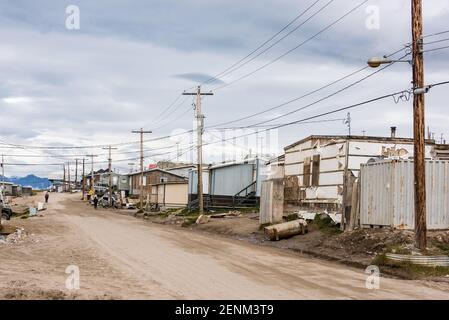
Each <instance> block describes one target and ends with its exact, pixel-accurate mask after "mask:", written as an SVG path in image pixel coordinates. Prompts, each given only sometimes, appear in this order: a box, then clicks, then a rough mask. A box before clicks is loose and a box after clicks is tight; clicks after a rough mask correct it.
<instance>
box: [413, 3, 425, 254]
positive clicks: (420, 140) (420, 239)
mask: <svg viewBox="0 0 449 320" xmlns="http://www.w3.org/2000/svg"><path fill="white" fill-rule="evenodd" d="M411 1H412V41H413V42H412V53H413V58H412V62H413V88H414V90H415V91H414V95H413V136H414V171H415V245H416V247H418V248H419V249H421V250H425V249H426V246H427V223H426V171H425V169H426V164H425V122H424V91H423V90H419V89H423V88H424V86H425V85H424V55H423V39H422V33H423V18H422V0H411ZM417 90H418V91H417Z"/></svg>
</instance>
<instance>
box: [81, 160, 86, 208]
mask: <svg viewBox="0 0 449 320" xmlns="http://www.w3.org/2000/svg"><path fill="white" fill-rule="evenodd" d="M84 166H85V159H84V158H83V180H82V193H83V194H82V196H81V200H82V201H84V194H85V193H86V176H85V173H84Z"/></svg>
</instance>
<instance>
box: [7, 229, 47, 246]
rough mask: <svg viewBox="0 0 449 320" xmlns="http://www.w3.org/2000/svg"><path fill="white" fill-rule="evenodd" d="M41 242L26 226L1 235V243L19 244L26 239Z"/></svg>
mask: <svg viewBox="0 0 449 320" xmlns="http://www.w3.org/2000/svg"><path fill="white" fill-rule="evenodd" d="M30 240H31V241H32V242H39V240H37V239H34V234H28V233H26V232H25V229H24V228H17V229H16V231H15V232H13V233H10V234H8V235H0V244H17V243H20V242H24V241H30Z"/></svg>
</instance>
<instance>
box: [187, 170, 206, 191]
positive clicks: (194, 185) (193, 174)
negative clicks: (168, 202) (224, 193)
mask: <svg viewBox="0 0 449 320" xmlns="http://www.w3.org/2000/svg"><path fill="white" fill-rule="evenodd" d="M197 191H198V171H196V170H191V171H189V188H188V192H189V194H197ZM203 193H204V194H209V171H208V170H204V169H203Z"/></svg>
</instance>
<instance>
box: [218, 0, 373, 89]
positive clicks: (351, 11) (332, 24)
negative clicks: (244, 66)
mask: <svg viewBox="0 0 449 320" xmlns="http://www.w3.org/2000/svg"><path fill="white" fill-rule="evenodd" d="M368 1H369V0H365V1H363V2H361V3H359V4H358V5H356V6H355V7H353V8H352V9H351V10H349V11H348V12H346V13H345V14H344V15H342V16H341V17H340V18H338V19H337V20H334V21H333V22H332V23H330V24H329V25H327V26H326V27H325V28H323V29H321V30H320V31H319V32H317V33H315V34H314V35H313V36H311V37H309V38H307V39H306V40H304V41H303V42H301V43H300V44H298V45H297V46H295V47H293V48H292V49H290V50H288V51H287V52H285V53H283V54H282V55H280V56H278V57H277V58H275V59H274V60H271V61H269V62H267V63H265V64H263V65H262V66H260V67H259V68H257V69H255V70H253V71H251V72H249V73H247V74H245V75H243V76H241V77H239V78H237V79H235V80H234V81H231V82H229V83H226V84H223V85H221V86H218V87H216V88H215V89H214V90H215V91H216V90H221V89H223V88H226V87H228V86H231V85H233V84H235V83H237V82H239V81H241V80H243V79H246V78H248V77H250V76H252V75H253V74H255V73H257V72H259V71H260V70H262V69H265V68H266V67H268V66H270V65H272V64H273V63H275V62H277V61H279V60H281V59H282V58H284V57H285V56H287V55H289V54H290V53H292V52H293V51H295V50H297V49H298V48H300V47H302V46H303V45H305V44H307V43H308V42H310V41H311V40H313V39H315V38H316V37H318V36H319V35H321V34H322V33H324V32H326V31H327V30H329V29H330V28H332V27H333V26H335V25H336V24H337V23H339V22H340V21H342V20H343V19H345V18H346V17H347V16H349V15H350V14H351V13H353V12H354V11H356V10H357V9H358V8H360V7H361V6H363V5H364V4H365V3H367V2H368Z"/></svg>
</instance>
